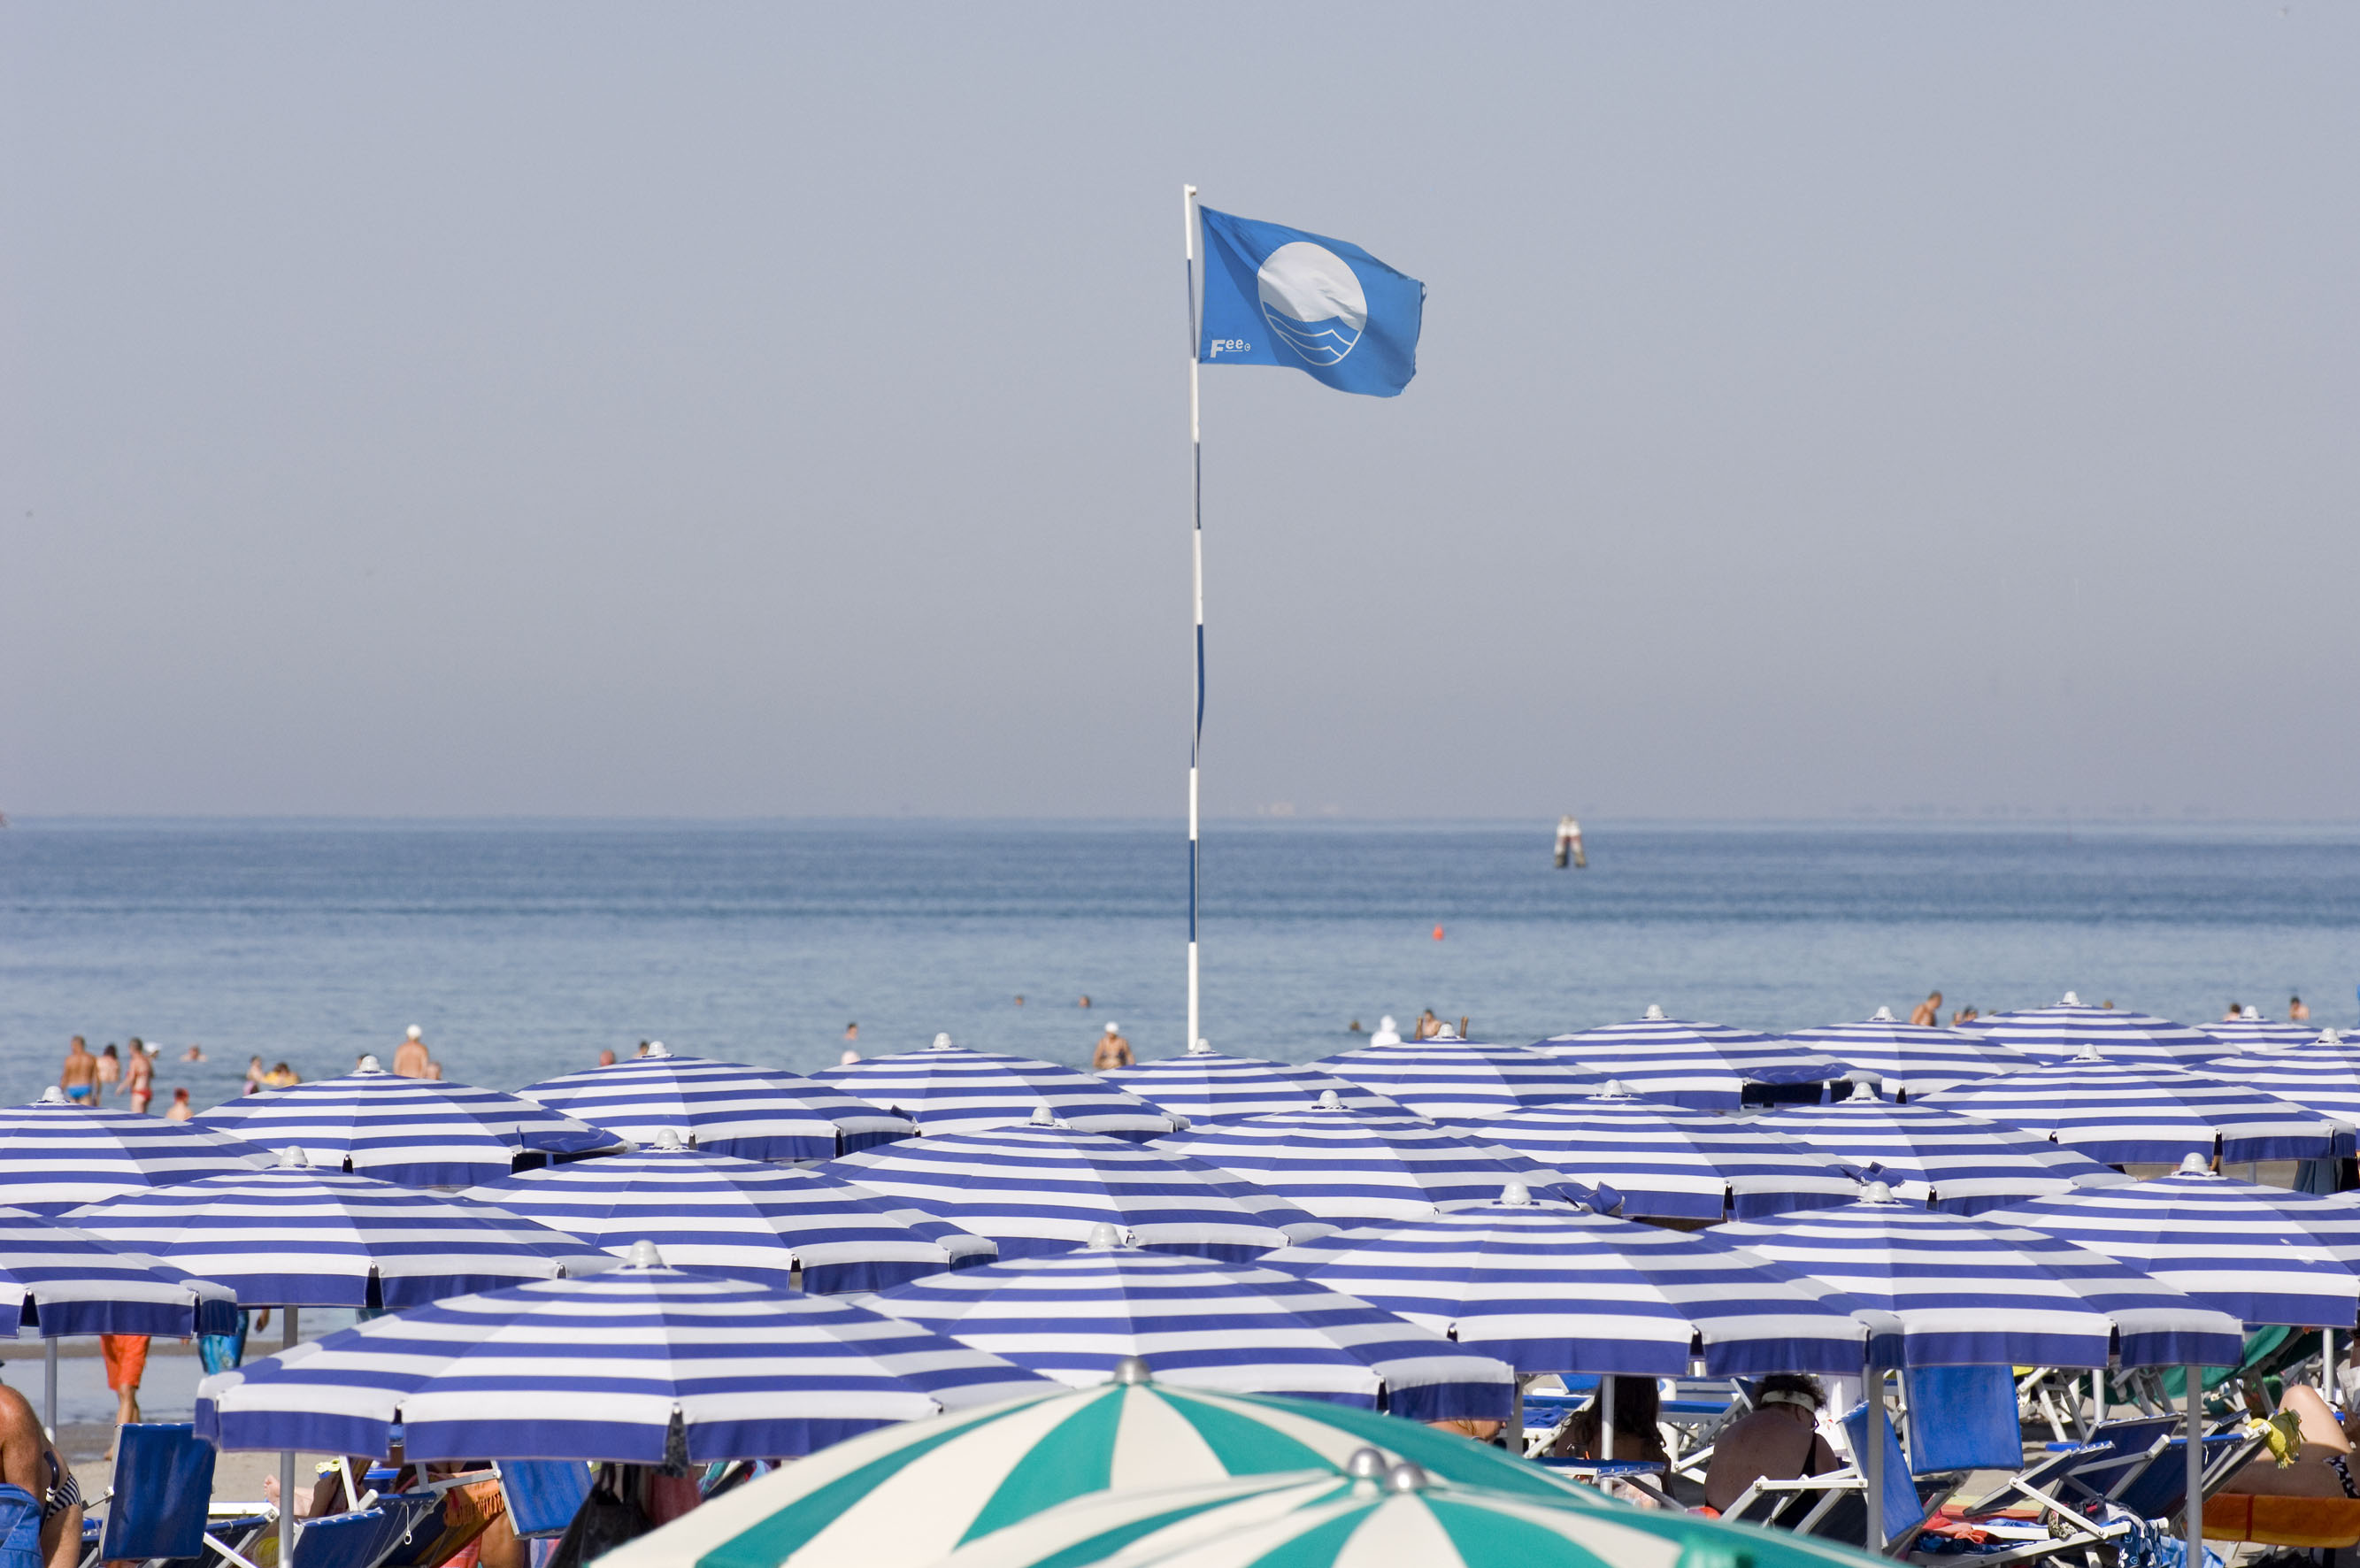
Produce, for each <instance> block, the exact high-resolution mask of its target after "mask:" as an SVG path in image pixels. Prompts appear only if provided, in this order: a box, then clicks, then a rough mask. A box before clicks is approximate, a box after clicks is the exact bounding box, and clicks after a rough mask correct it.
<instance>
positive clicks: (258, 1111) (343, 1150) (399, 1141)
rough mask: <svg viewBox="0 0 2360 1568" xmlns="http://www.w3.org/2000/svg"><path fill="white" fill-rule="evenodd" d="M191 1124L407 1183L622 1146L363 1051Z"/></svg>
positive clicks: (457, 1179)
mask: <svg viewBox="0 0 2360 1568" xmlns="http://www.w3.org/2000/svg"><path fill="white" fill-rule="evenodd" d="M195 1125H197V1126H199V1127H204V1128H207V1129H209V1130H211V1131H213V1132H219V1133H226V1134H227V1135H228V1136H230V1137H232V1138H242V1139H244V1140H245V1141H246V1142H247V1143H250V1144H254V1145H256V1146H257V1147H261V1148H268V1149H290V1148H292V1149H301V1150H302V1151H303V1152H304V1154H305V1155H306V1156H307V1157H308V1158H309V1159H310V1160H311V1163H312V1164H313V1165H315V1166H318V1167H320V1168H321V1169H322V1170H336V1169H343V1170H345V1171H351V1172H353V1173H354V1174H355V1175H357V1176H374V1177H377V1178H378V1179H380V1180H382V1181H399V1182H401V1183H403V1184H404V1185H406V1186H412V1187H472V1186H474V1185H475V1183H476V1182H478V1181H491V1180H492V1179H493V1178H495V1177H498V1176H505V1175H507V1174H508V1172H509V1171H512V1170H514V1169H516V1168H517V1166H518V1165H519V1162H521V1163H524V1164H538V1163H540V1162H541V1161H542V1160H547V1159H549V1158H551V1157H552V1156H555V1157H563V1156H565V1155H575V1154H588V1153H593V1152H595V1151H596V1150H599V1149H620V1148H622V1147H623V1140H622V1139H620V1138H617V1137H616V1136H615V1135H614V1134H613V1133H610V1132H607V1131H605V1130H604V1129H602V1128H599V1127H590V1126H588V1125H586V1124H585V1123H582V1122H577V1121H575V1120H574V1118H573V1117H572V1116H560V1115H558V1114H557V1113H556V1112H555V1111H552V1110H550V1109H547V1108H546V1107H544V1106H541V1105H535V1104H533V1103H532V1102H531V1101H530V1100H527V1099H522V1098H519V1096H517V1095H515V1094H501V1093H500V1092H499V1091H498V1090H497V1089H478V1088H476V1087H475V1086H474V1085H473V1084H470V1083H450V1082H445V1081H441V1080H429V1079H424V1078H404V1077H402V1076H400V1075H399V1073H388V1072H386V1071H385V1070H384V1069H382V1068H380V1067H379V1066H378V1065H377V1058H376V1057H374V1056H366V1057H363V1058H362V1059H361V1064H360V1067H359V1068H358V1069H357V1070H356V1071H354V1072H351V1073H345V1074H344V1075H343V1076H342V1077H340V1078H322V1079H321V1080H320V1081H319V1082H317V1083H298V1084H295V1085H293V1086H292V1087H290V1088H286V1089H266V1090H264V1091H263V1092H262V1093H260V1094H248V1095H246V1096H245V1097H244V1098H242V1099H236V1100H232V1101H230V1102H228V1103H227V1104H226V1105H216V1106H214V1107H213V1109H212V1110H210V1111H207V1112H206V1113H205V1114H204V1115H202V1116H199V1117H197V1118H196V1123H195Z"/></svg>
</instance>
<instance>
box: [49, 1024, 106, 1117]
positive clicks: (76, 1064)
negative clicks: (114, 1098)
mask: <svg viewBox="0 0 2360 1568" xmlns="http://www.w3.org/2000/svg"><path fill="white" fill-rule="evenodd" d="M58 1087H59V1088H60V1089H63V1090H64V1091H65V1092H66V1098H67V1099H69V1100H71V1101H72V1102H73V1103H74V1104H75V1105H93V1104H95V1103H96V1102H97V1100H98V1058H97V1057H95V1056H93V1055H92V1054H91V1053H90V1047H89V1046H88V1045H86V1044H84V1043H83V1041H82V1036H80V1035H76V1036H74V1037H73V1043H72V1044H71V1045H70V1046H68V1047H66V1064H65V1065H64V1066H63V1067H60V1068H59V1069H58Z"/></svg>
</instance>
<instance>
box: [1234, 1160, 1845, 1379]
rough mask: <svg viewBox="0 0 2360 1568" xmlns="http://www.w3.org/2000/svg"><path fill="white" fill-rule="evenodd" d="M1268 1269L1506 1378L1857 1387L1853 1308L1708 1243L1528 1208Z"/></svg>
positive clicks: (1465, 1211)
mask: <svg viewBox="0 0 2360 1568" xmlns="http://www.w3.org/2000/svg"><path fill="white" fill-rule="evenodd" d="M1268 1266H1269V1267H1270V1268H1273V1269H1285V1270H1287V1271H1288V1272H1289V1273H1295V1274H1300V1275H1302V1276H1303V1278H1305V1279H1309V1280H1311V1281H1313V1282H1315V1283H1317V1284H1320V1285H1324V1286H1326V1287H1327V1288H1328V1289H1329V1290H1341V1291H1344V1292H1346V1293H1347V1294H1349V1295H1352V1296H1356V1297H1358V1298H1360V1300H1361V1301H1367V1302H1369V1303H1370V1304H1371V1305H1372V1306H1379V1307H1382V1308H1384V1309H1385V1310H1386V1311H1387V1312H1398V1313H1399V1314H1401V1315H1402V1316H1403V1317H1404V1318H1407V1319H1408V1320H1409V1321H1410V1322H1412V1323H1418V1324H1420V1325H1422V1326H1424V1327H1426V1328H1429V1329H1432V1330H1434V1331H1435V1332H1436V1333H1437V1334H1448V1335H1449V1336H1450V1337H1451V1338H1452V1339H1454V1340H1456V1341H1457V1342H1458V1343H1459V1345H1463V1346H1465V1347H1466V1348H1468V1349H1470V1350H1478V1351H1481V1352H1482V1353H1484V1354H1485V1355H1488V1356H1498V1357H1499V1358H1500V1359H1501V1360H1502V1361H1505V1362H1507V1363H1508V1364H1509V1365H1511V1366H1513V1367H1515V1369H1516V1370H1517V1371H1519V1372H1524V1373H1535V1372H1619V1373H1626V1374H1633V1375H1638V1376H1645V1377H1682V1376H1685V1375H1686V1374H1687V1373H1688V1369H1689V1365H1690V1362H1691V1359H1692V1357H1694V1356H1703V1358H1704V1362H1705V1369H1706V1371H1707V1372H1709V1373H1710V1374H1711V1375H1712V1376H1714V1377H1728V1376H1732V1375H1735V1374H1740V1373H1743V1374H1747V1375H1752V1374H1754V1373H1761V1372H1848V1373H1857V1372H1858V1371H1859V1370H1860V1368H1861V1362H1862V1356H1863V1350H1864V1348H1865V1342H1866V1339H1867V1334H1868V1325H1867V1324H1866V1323H1863V1321H1861V1320H1860V1319H1859V1318H1856V1317H1854V1316H1853V1315H1852V1306H1853V1305H1854V1303H1851V1302H1846V1301H1841V1300H1836V1299H1832V1298H1831V1297H1830V1292H1828V1291H1827V1290H1824V1289H1820V1288H1818V1287H1815V1286H1813V1285H1811V1284H1809V1283H1808V1282H1806V1281H1800V1280H1797V1279H1796V1278H1795V1276H1794V1275H1793V1274H1792V1273H1791V1272H1790V1271H1789V1270H1787V1269H1782V1268H1780V1267H1778V1266H1777V1265H1776V1264H1774V1263H1771V1262H1769V1261H1768V1260H1766V1259H1765V1258H1757V1257H1754V1255H1752V1254H1750V1253H1747V1252H1745V1251H1743V1250H1742V1249H1740V1248H1738V1247H1732V1246H1731V1245H1729V1244H1727V1243H1725V1242H1723V1241H1721V1240H1720V1239H1718V1238H1717V1237H1715V1236H1688V1235H1683V1234H1681V1233H1680V1232H1677V1231H1669V1230H1662V1229H1659V1228H1657V1227H1655V1226H1654V1225H1640V1224H1638V1223H1637V1222H1635V1221H1632V1220H1621V1219H1612V1218H1610V1217H1608V1216H1607V1215H1604V1214H1593V1213H1591V1212H1590V1211H1589V1210H1587V1209H1579V1208H1576V1207H1574V1206H1573V1205H1571V1204H1567V1203H1534V1202H1533V1201H1532V1198H1531V1196H1530V1194H1529V1193H1527V1192H1525V1190H1524V1188H1523V1187H1522V1186H1517V1185H1511V1186H1510V1187H1508V1188H1507V1189H1506V1191H1505V1192H1504V1194H1503V1195H1502V1199H1501V1201H1500V1202H1498V1203H1483V1204H1480V1205H1476V1206H1473V1207H1470V1208H1462V1209H1454V1210H1452V1211H1451V1212H1450V1213H1448V1214H1440V1215H1437V1216H1436V1217H1435V1218H1433V1219H1428V1220H1420V1221H1415V1222H1413V1223H1411V1224H1408V1225H1368V1226H1363V1227H1361V1228H1360V1229H1357V1230H1350V1231H1346V1232H1343V1233H1342V1234H1340V1235H1338V1236H1329V1237H1327V1238H1326V1239H1325V1240H1323V1241H1317V1242H1313V1243H1311V1244H1310V1245H1308V1246H1305V1247H1289V1248H1288V1249H1287V1250H1286V1251H1284V1252H1279V1253H1273V1254H1272V1255H1271V1257H1270V1258H1269V1259H1268Z"/></svg>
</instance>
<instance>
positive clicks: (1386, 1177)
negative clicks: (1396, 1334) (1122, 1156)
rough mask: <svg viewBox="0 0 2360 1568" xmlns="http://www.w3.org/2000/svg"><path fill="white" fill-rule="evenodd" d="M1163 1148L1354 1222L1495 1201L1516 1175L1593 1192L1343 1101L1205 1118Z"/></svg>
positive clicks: (1475, 1140) (1447, 1132)
mask: <svg viewBox="0 0 2360 1568" xmlns="http://www.w3.org/2000/svg"><path fill="white" fill-rule="evenodd" d="M1155 1148H1156V1149H1159V1150H1161V1151H1164V1152H1166V1153H1171V1154H1179V1155H1186V1156H1188V1157H1189V1158H1191V1159H1195V1160H1203V1161H1204V1162H1205V1163H1206V1164H1207V1165H1216V1166H1218V1167H1220V1168H1221V1169H1222V1170H1224V1171H1229V1172H1230V1173H1232V1174H1233V1175H1234V1176H1236V1177H1237V1178H1239V1179H1240V1180H1241V1181H1248V1182H1251V1183H1252V1184H1253V1186H1255V1187H1256V1188H1258V1189H1260V1190H1261V1191H1262V1192H1270V1193H1273V1194H1275V1195H1276V1196H1278V1197H1280V1198H1282V1199H1284V1200H1285V1201H1286V1202H1287V1203H1293V1204H1295V1206H1296V1207H1297V1208H1300V1209H1302V1210H1304V1211H1305V1212H1306V1213H1307V1214H1317V1216H1318V1217H1319V1218H1321V1219H1323V1220H1335V1221H1338V1222H1345V1223H1349V1222H1351V1221H1355V1220H1414V1219H1424V1218H1426V1216H1427V1215H1429V1214H1434V1213H1435V1212H1436V1211H1437V1209H1438V1208H1439V1207H1440V1206H1441V1205H1443V1204H1445V1203H1489V1202H1490V1201H1491V1200H1492V1199H1493V1198H1496V1197H1498V1196H1499V1195H1500V1189H1501V1187H1502V1185H1503V1184H1504V1183H1506V1182H1509V1181H1523V1182H1524V1183H1525V1184H1526V1185H1528V1186H1531V1187H1533V1188H1534V1189H1535V1190H1547V1189H1553V1188H1557V1189H1566V1191H1564V1192H1562V1193H1561V1194H1559V1195H1564V1196H1585V1197H1586V1196H1587V1195H1588V1189H1586V1188H1582V1187H1580V1186H1579V1183H1576V1182H1573V1181H1570V1180H1569V1179H1568V1177H1566V1175H1565V1174H1564V1173H1563V1172H1561V1171H1556V1170H1554V1169H1551V1168H1550V1167H1547V1166H1545V1165H1542V1164H1541V1163H1540V1162H1539V1161H1538V1160H1527V1159H1526V1158H1525V1157H1524V1156H1523V1155H1521V1154H1518V1153H1516V1152H1515V1151H1514V1150H1513V1149H1503V1148H1502V1147H1501V1146H1500V1145H1498V1144H1496V1143H1491V1142H1487V1141H1485V1140H1483V1139H1482V1138H1479V1137H1470V1136H1469V1135H1468V1134H1466V1133H1463V1132H1459V1131H1455V1130H1453V1129H1450V1128H1448V1127H1437V1126H1435V1125H1434V1124H1433V1123H1432V1122H1429V1121H1425V1120H1422V1119H1421V1118H1419V1117H1416V1116H1382V1115H1377V1114H1374V1113H1371V1112H1366V1111H1348V1110H1346V1109H1344V1107H1343V1106H1342V1105H1321V1106H1320V1107H1319V1108H1318V1109H1317V1110H1309V1111H1288V1112H1283V1113H1280V1114H1279V1115H1276V1116H1246V1117H1244V1118H1242V1119H1240V1120H1238V1121H1234V1122H1222V1123H1219V1124H1218V1125H1215V1126H1212V1127H1196V1128H1193V1129H1191V1130H1190V1131H1188V1132H1186V1133H1184V1134H1182V1135H1181V1136H1179V1137H1177V1138H1164V1139H1162V1140H1160V1141H1159V1142H1157V1143H1156V1145H1155Z"/></svg>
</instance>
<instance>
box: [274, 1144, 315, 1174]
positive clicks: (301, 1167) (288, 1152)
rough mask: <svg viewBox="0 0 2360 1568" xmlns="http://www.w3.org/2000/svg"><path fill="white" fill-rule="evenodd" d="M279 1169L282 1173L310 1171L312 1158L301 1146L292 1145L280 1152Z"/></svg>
mask: <svg viewBox="0 0 2360 1568" xmlns="http://www.w3.org/2000/svg"><path fill="white" fill-rule="evenodd" d="M277 1169H279V1170H280V1171H309V1170H310V1169H311V1156H310V1155H309V1154H307V1153H305V1152H304V1151H303V1149H302V1148H301V1146H300V1145H297V1144H292V1143H290V1144H289V1145H288V1146H287V1147H286V1148H284V1149H280V1150H279V1164H278V1167H277Z"/></svg>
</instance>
